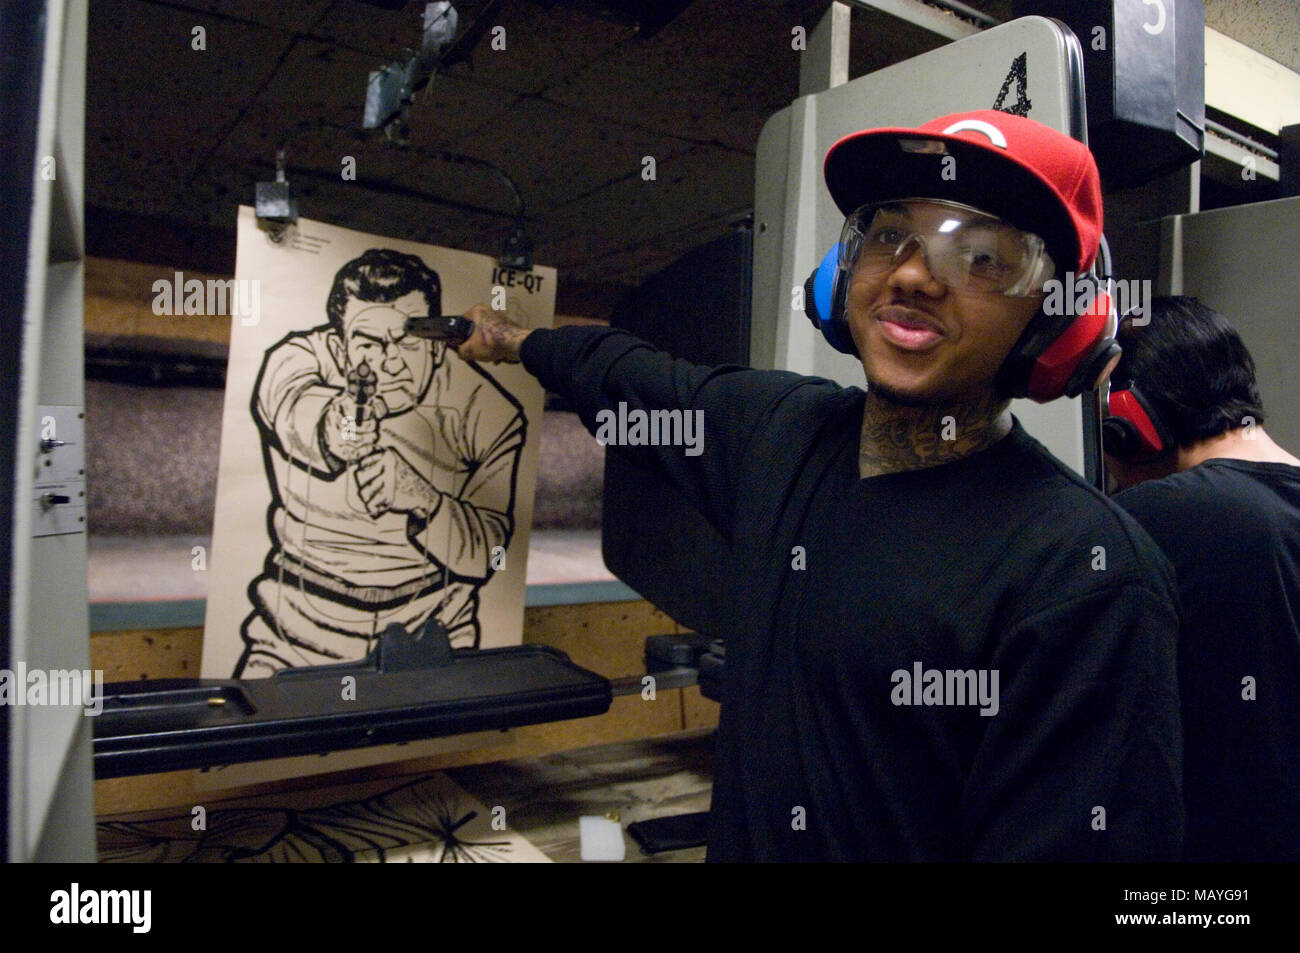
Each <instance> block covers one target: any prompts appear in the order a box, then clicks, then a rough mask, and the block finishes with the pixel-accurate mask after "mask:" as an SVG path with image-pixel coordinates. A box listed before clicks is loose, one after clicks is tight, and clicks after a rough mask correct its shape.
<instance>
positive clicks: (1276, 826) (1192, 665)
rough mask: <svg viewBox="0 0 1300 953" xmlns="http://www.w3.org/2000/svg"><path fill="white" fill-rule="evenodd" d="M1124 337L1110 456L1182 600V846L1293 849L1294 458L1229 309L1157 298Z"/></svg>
mask: <svg viewBox="0 0 1300 953" xmlns="http://www.w3.org/2000/svg"><path fill="white" fill-rule="evenodd" d="M1118 336H1119V341H1120V343H1121V345H1122V346H1123V349H1124V356H1123V358H1122V359H1121V361H1120V363H1119V366H1118V367H1117V368H1116V371H1115V373H1114V376H1113V378H1112V384H1111V394H1110V411H1111V416H1109V417H1108V418H1107V419H1106V420H1105V422H1104V423H1103V439H1104V441H1105V448H1106V459H1107V464H1108V467H1109V468H1110V470H1111V472H1112V473H1113V474H1114V476H1115V478H1116V482H1117V483H1118V484H1119V485H1120V486H1121V487H1123V488H1126V489H1125V492H1122V493H1120V494H1119V496H1118V497H1117V498H1116V499H1117V501H1118V502H1119V504H1120V505H1121V506H1123V507H1124V508H1125V509H1127V510H1128V511H1129V512H1130V513H1131V514H1132V515H1133V516H1134V517H1135V518H1136V519H1137V521H1138V522H1139V523H1141V524H1142V526H1143V527H1144V528H1145V529H1146V531H1147V532H1148V533H1150V534H1151V536H1152V537H1153V538H1154V539H1155V541H1156V542H1157V543H1158V544H1159V545H1160V547H1161V548H1162V549H1163V550H1164V551H1165V553H1166V555H1168V557H1169V559H1170V560H1171V561H1172V562H1173V564H1174V572H1175V575H1176V576H1177V579H1178V589H1179V593H1180V596H1181V599H1182V610H1183V611H1182V619H1183V623H1182V630H1181V635H1180V639H1179V644H1178V681H1179V691H1180V695H1181V701H1182V716H1183V733H1184V780H1183V793H1184V798H1185V802H1186V811H1187V832H1186V839H1185V848H1184V850H1185V853H1184V857H1185V859H1186V860H1189V861H1252V860H1257V861H1268V860H1273V861H1281V860H1290V861H1297V860H1300V459H1297V458H1296V457H1295V456H1293V455H1292V454H1290V453H1288V452H1287V451H1286V450H1284V449H1282V448H1281V447H1279V446H1278V445H1277V444H1276V443H1275V442H1274V441H1273V440H1272V439H1271V438H1270V437H1269V436H1268V434H1267V433H1265V432H1264V428H1263V426H1262V424H1263V422H1264V407H1263V404H1262V402H1261V401H1260V397H1259V388H1258V387H1257V385H1256V382H1255V362H1254V361H1253V360H1252V359H1251V356H1250V352H1249V351H1247V350H1246V346H1245V344H1243V343H1242V340H1241V338H1240V336H1239V335H1238V334H1237V332H1236V331H1235V330H1234V329H1233V328H1232V326H1231V325H1230V324H1229V323H1228V322H1227V321H1226V320H1224V318H1223V317H1222V316H1221V315H1219V314H1218V313H1216V312H1215V311H1213V310H1211V309H1210V308H1207V307H1206V306H1205V305H1203V304H1201V303H1200V302H1198V301H1197V300H1196V299H1194V298H1156V299H1155V300H1154V301H1153V302H1152V306H1151V309H1150V313H1149V315H1148V323H1146V324H1144V325H1138V324H1137V322H1131V321H1126V322H1124V323H1122V324H1121V326H1120V331H1119V335H1118Z"/></svg>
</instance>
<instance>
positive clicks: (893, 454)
mask: <svg viewBox="0 0 1300 953" xmlns="http://www.w3.org/2000/svg"><path fill="white" fill-rule="evenodd" d="M1007 404H1008V402H1007V401H1005V400H997V399H995V398H993V397H991V396H990V397H988V398H986V399H983V400H979V401H975V402H959V401H954V402H953V403H952V404H927V405H924V406H916V407H913V406H908V405H905V404H899V403H895V402H893V401H891V400H888V399H886V398H883V397H881V396H879V395H873V394H872V393H871V392H870V391H868V393H867V401H866V407H865V408H864V409H863V413H862V435H861V439H860V440H859V442H858V475H859V477H861V478H863V479H865V478H866V477H872V476H880V475H882V474H885V473H899V472H902V471H905V470H920V469H924V468H926V467H937V466H942V465H943V464H945V463H952V462H953V461H954V460H960V459H962V458H963V457H967V456H970V455H971V454H972V453H976V452H978V451H980V450H983V449H984V448H986V447H989V446H992V445H993V444H994V443H996V442H997V441H998V440H1001V439H1002V438H1003V437H1005V436H1006V435H1007V434H1009V433H1010V432H1011V412H1010V411H1009V410H1008V409H1007Z"/></svg>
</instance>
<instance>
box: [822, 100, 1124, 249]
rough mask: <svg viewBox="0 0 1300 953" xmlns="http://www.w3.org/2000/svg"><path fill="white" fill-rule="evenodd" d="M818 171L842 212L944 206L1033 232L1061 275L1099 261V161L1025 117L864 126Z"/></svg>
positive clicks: (984, 112) (974, 115)
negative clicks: (892, 203) (899, 202)
mask: <svg viewBox="0 0 1300 953" xmlns="http://www.w3.org/2000/svg"><path fill="white" fill-rule="evenodd" d="M949 157H951V158H949ZM824 170H825V175H826V188H827V189H829V190H830V193H831V198H833V199H834V200H835V204H836V206H837V207H838V208H839V210H840V211H841V212H843V213H844V214H845V215H850V214H852V213H853V212H854V211H855V210H856V209H858V208H860V207H861V206H863V205H866V204H868V203H870V202H882V201H888V200H890V199H903V198H935V199H948V200H949V201H953V202H961V203H962V204H964V205H970V206H973V207H974V208H977V209H980V210H982V211H985V212H989V213H991V214H993V215H997V216H998V217H1000V218H1003V219H1006V220H1007V221H1008V222H1010V223H1012V224H1013V225H1015V226H1016V227H1017V228H1020V229H1023V230H1025V231H1027V232H1033V233H1034V234H1036V235H1038V236H1039V237H1041V238H1042V239H1043V241H1045V242H1046V243H1047V250H1048V253H1049V254H1050V255H1051V256H1052V260H1053V261H1054V262H1055V263H1056V265H1057V267H1058V268H1060V269H1062V270H1066V269H1068V268H1071V267H1073V268H1074V269H1076V271H1077V272H1079V273H1082V272H1084V271H1087V270H1088V268H1089V267H1090V266H1091V265H1092V262H1093V260H1094V259H1095V258H1096V257H1097V245H1098V242H1099V240H1100V237H1101V224H1102V219H1101V178H1100V176H1099V175H1098V173H1097V163H1096V161H1095V160H1094V159H1093V157H1092V153H1091V152H1090V151H1089V150H1088V147H1087V146H1085V145H1084V144H1083V143H1082V142H1079V141H1078V140H1077V139H1071V138H1070V137H1069V136H1067V135H1065V134H1064V133H1062V132H1057V131H1056V130H1055V129H1052V128H1051V127H1050V126H1044V125H1043V124H1042V123H1040V122H1035V121H1034V120H1032V119H1025V118H1023V117H1021V116H1013V115H1011V114H1010V113H1004V112H998V111H996V110H992V109H980V110H976V111H974V112H964V113H953V114H952V115H950V116H941V117H939V118H938V119H933V120H931V121H930V122H927V123H925V124H924V125H922V126H919V127H917V128H916V129H898V128H886V129H864V130H862V131H861V132H854V133H851V134H849V135H847V136H845V137H844V138H843V139H841V140H839V142H837V143H835V145H833V146H831V148H830V150H829V151H828V152H827V153H826V163H825V167H824Z"/></svg>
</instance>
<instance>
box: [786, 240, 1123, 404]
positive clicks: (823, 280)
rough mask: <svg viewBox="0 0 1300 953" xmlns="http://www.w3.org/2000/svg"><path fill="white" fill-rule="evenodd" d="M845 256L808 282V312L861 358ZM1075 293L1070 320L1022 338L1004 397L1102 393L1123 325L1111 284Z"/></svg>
mask: <svg viewBox="0 0 1300 953" xmlns="http://www.w3.org/2000/svg"><path fill="white" fill-rule="evenodd" d="M839 252H840V246H839V245H838V244H836V245H835V246H834V247H833V248H831V250H830V251H829V252H827V253H826V255H825V257H824V258H822V260H821V264H819V265H818V266H817V269H816V270H815V271H814V272H813V273H812V274H811V275H809V276H808V280H807V281H806V282H804V311H805V313H807V315H808V319H809V320H810V321H812V323H813V325H814V326H815V327H816V328H817V329H818V330H819V331H821V333H822V336H823V337H824V338H825V339H826V341H827V343H828V344H830V346H831V347H833V348H835V350H837V351H840V352H842V353H844V354H852V355H854V356H857V353H858V351H857V347H856V346H855V345H854V344H853V336H852V334H850V333H849V324H848V321H847V320H845V318H844V302H845V298H846V297H847V295H848V275H847V273H846V271H845V269H844V268H842V267H841V266H840V263H839ZM1084 283H1089V284H1090V285H1091V291H1082V292H1080V289H1081V288H1082V286H1083V285H1084ZM1074 291H1075V292H1076V294H1075V295H1074V296H1073V297H1072V298H1071V299H1070V300H1069V302H1068V303H1067V306H1066V307H1064V308H1063V309H1062V310H1063V311H1064V312H1065V313H1064V314H1060V315H1054V316H1053V315H1048V314H1046V313H1044V312H1043V311H1042V310H1041V309H1040V310H1039V312H1038V313H1037V314H1036V315H1034V317H1033V319H1032V320H1031V321H1030V322H1029V325H1028V326H1027V327H1026V328H1025V330H1024V333H1022V334H1021V335H1020V338H1019V339H1018V340H1017V341H1016V344H1015V346H1014V347H1013V348H1012V349H1011V353H1010V354H1009V355H1007V359H1006V360H1005V361H1004V362H1003V363H1002V367H1001V368H999V370H998V376H997V388H998V391H999V393H1001V394H1002V395H1003V396H1005V397H1028V398H1029V399H1030V400H1034V401H1037V402H1039V403H1046V402H1047V401H1051V400H1055V399H1056V398H1058V397H1061V396H1066V397H1076V396H1078V395H1079V394H1082V393H1083V392H1084V391H1088V390H1093V389H1095V388H1097V387H1100V386H1101V383H1102V381H1104V380H1105V379H1106V377H1107V375H1109V374H1110V372H1111V371H1112V370H1114V368H1115V365H1116V364H1117V363H1119V358H1120V348H1119V345H1118V344H1116V343H1115V329H1116V326H1117V324H1118V321H1117V318H1116V315H1115V306H1114V298H1113V297H1112V295H1111V293H1110V282H1109V280H1105V281H1103V280H1102V279H1100V278H1097V277H1095V276H1093V275H1084V276H1083V277H1082V278H1078V279H1075V282H1074ZM1084 296H1086V297H1085V298H1084V300H1087V301H1090V302H1091V303H1090V305H1089V307H1088V308H1087V309H1086V310H1085V311H1084V312H1083V313H1081V314H1077V315H1076V314H1074V313H1073V305H1074V304H1075V302H1077V301H1078V300H1080V298H1081V297H1084Z"/></svg>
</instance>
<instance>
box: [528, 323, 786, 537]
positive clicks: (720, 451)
mask: <svg viewBox="0 0 1300 953" xmlns="http://www.w3.org/2000/svg"><path fill="white" fill-rule="evenodd" d="M519 357H520V360H521V361H522V362H523V365H524V367H525V368H526V369H527V370H528V371H529V372H530V373H532V374H533V375H534V376H535V377H536V378H537V379H538V380H539V381H541V383H542V385H543V386H544V387H546V388H547V390H550V391H553V392H554V393H557V394H562V395H563V396H565V397H567V398H569V399H570V400H571V401H573V403H574V405H575V406H576V408H577V411H578V416H579V418H580V419H581V420H582V423H583V425H584V426H586V428H587V429H588V430H589V431H591V432H592V434H593V435H594V434H595V433H596V431H597V429H598V426H599V424H600V421H598V419H597V415H598V414H600V412H601V411H610V412H612V413H613V414H615V415H616V416H617V415H618V414H619V413H620V406H619V405H620V404H622V405H624V408H623V411H622V412H623V413H628V414H630V413H631V412H633V411H642V412H650V411H671V410H681V411H682V412H684V413H690V414H694V415H695V417H694V420H693V421H692V423H698V424H699V425H700V427H699V434H700V438H701V439H700V445H699V447H698V451H699V452H698V453H696V452H695V448H691V447H687V446H682V445H676V446H650V445H640V446H627V445H618V446H614V445H611V446H609V448H608V449H607V451H606V452H613V453H622V454H626V455H628V456H629V457H630V458H631V459H632V460H633V461H634V462H636V463H637V464H638V465H641V466H648V467H652V468H654V469H655V470H656V471H657V472H658V473H660V474H662V475H663V476H664V477H666V478H667V479H668V481H669V482H670V483H672V484H673V486H674V487H676V488H677V489H678V490H679V491H680V492H681V493H682V494H683V495H684V496H685V497H686V499H687V500H689V501H690V502H691V504H692V505H693V506H695V508H696V509H698V510H699V511H700V512H701V513H702V514H704V516H705V518H706V519H707V520H708V521H709V522H710V523H711V524H712V525H713V526H714V528H715V529H717V530H718V532H720V533H721V534H722V535H723V536H724V537H727V538H730V536H731V514H732V501H733V499H734V494H735V487H736V483H737V481H736V477H737V473H738V471H739V469H740V467H741V465H742V462H743V457H744V452H745V448H746V446H747V444H748V441H749V438H750V437H751V436H752V434H753V431H754V428H755V426H757V424H758V422H759V421H760V420H761V419H762V417H763V414H764V412H765V410H766V408H767V407H768V406H770V404H771V402H772V401H773V400H775V399H777V398H778V397H779V395H780V393H782V392H784V391H785V390H788V389H789V388H790V387H791V386H794V385H795V384H796V383H797V382H798V381H800V380H802V378H800V377H799V375H795V374H789V373H787V372H782V371H757V370H753V369H751V368H745V367H740V366H737V365H723V366H720V367H701V366H698V365H696V364H692V363H690V362H689V361H685V360H682V359H680V358H674V357H672V356H670V355H669V354H666V353H664V352H663V351H660V350H658V349H657V348H655V347H654V346H652V345H650V344H648V343H646V342H645V341H642V340H640V339H639V338H637V337H634V336H633V335H631V334H629V333H627V332H626V331H621V330H617V329H614V328H606V327H591V326H566V327H560V328H554V329H549V328H542V329H538V330H535V331H533V332H532V333H531V334H529V335H528V337H527V338H525V339H524V342H523V344H522V346H521V347H520V349H519ZM606 419H608V418H606ZM684 422H685V421H683V423H684ZM688 450H689V451H691V452H689V453H688Z"/></svg>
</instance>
